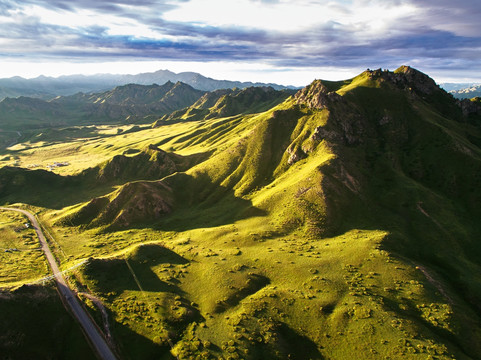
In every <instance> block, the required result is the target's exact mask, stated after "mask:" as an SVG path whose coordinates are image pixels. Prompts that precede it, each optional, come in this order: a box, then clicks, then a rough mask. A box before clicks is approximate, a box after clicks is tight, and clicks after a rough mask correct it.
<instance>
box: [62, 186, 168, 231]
mask: <svg viewBox="0 0 481 360" xmlns="http://www.w3.org/2000/svg"><path fill="white" fill-rule="evenodd" d="M171 192H172V191H171V189H170V187H168V186H167V185H166V184H165V183H163V182H132V183H127V184H126V185H124V186H122V187H121V188H120V189H119V190H117V191H116V192H115V193H113V194H111V195H110V196H103V197H99V198H94V199H92V200H91V201H90V202H88V203H87V204H86V205H84V206H83V207H82V208H80V209H79V210H77V211H76V212H74V213H72V214H70V215H67V216H66V217H64V218H63V219H62V220H61V223H63V224H65V225H74V226H76V225H85V226H87V227H96V226H104V225H108V227H109V228H125V227H128V226H131V225H132V224H139V223H143V222H145V221H153V220H158V219H160V218H161V217H162V216H164V215H166V214H169V213H170V212H171V211H172V206H173V197H172V193H171Z"/></svg>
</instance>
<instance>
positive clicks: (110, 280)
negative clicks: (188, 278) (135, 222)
mask: <svg viewBox="0 0 481 360" xmlns="http://www.w3.org/2000/svg"><path fill="white" fill-rule="evenodd" d="M187 262H188V261H187V260H186V259H184V258H183V257H182V256H180V255H178V254H177V253H175V252H173V251H171V250H169V249H167V248H164V247H163V246H160V245H143V246H139V247H138V248H137V250H136V251H135V253H133V254H132V255H131V256H130V257H128V258H126V259H91V260H90V261H89V262H88V264H87V265H86V267H85V270H84V275H85V276H86V277H87V279H89V280H90V281H91V283H92V286H93V287H94V288H95V289H94V290H95V291H96V292H99V293H104V294H108V293H111V292H113V293H117V294H120V293H122V292H123V291H125V290H133V291H138V290H140V288H141V289H142V290H143V291H149V292H170V293H174V294H179V295H180V294H182V290H180V289H179V288H178V287H177V286H176V285H174V284H172V282H174V281H169V282H167V281H163V280H161V279H160V278H159V276H157V274H155V273H154V271H152V267H153V266H156V265H160V264H186V263H187Z"/></svg>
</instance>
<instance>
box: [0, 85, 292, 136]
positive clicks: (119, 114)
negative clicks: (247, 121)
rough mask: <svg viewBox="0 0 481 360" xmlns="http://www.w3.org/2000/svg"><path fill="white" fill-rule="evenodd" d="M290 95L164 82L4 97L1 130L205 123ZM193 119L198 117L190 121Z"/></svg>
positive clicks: (269, 90) (269, 89) (267, 89)
mask: <svg viewBox="0 0 481 360" xmlns="http://www.w3.org/2000/svg"><path fill="white" fill-rule="evenodd" d="M294 92H295V91H293V90H274V89H273V88H272V87H260V86H257V87H254V86H253V87H248V88H245V89H242V90H241V89H235V90H232V89H223V90H216V91H212V92H209V91H202V90H197V89H194V88H193V87H192V86H190V85H187V84H185V83H183V82H177V83H175V84H174V83H173V82H171V81H168V82H166V83H165V84H163V85H157V84H154V85H138V84H128V85H121V86H117V87H115V88H113V89H111V90H108V91H104V92H98V93H88V94H86V93H76V94H74V95H69V96H57V97H55V98H53V99H50V100H44V99H39V98H35V97H27V96H20V97H17V98H4V99H3V100H0V114H1V117H0V129H2V130H14V131H23V130H25V129H37V128H51V127H57V126H74V125H82V124H102V123H111V122H120V123H124V122H126V123H151V122H153V121H156V120H158V122H157V125H159V124H161V123H163V122H166V121H169V122H172V121H175V122H178V121H184V120H196V119H197V118H199V119H200V118H202V117H204V116H207V114H209V113H211V114H210V117H209V118H211V117H217V116H220V115H222V116H232V115H236V114H240V113H244V112H245V111H246V110H249V111H254V110H256V111H260V110H267V109H269V108H270V107H272V106H274V105H277V104H278V103H279V102H281V101H283V100H285V99H286V98H287V97H289V96H290V95H292V94H293V93H294ZM191 106H192V107H193V108H190V107H191ZM254 108H255V109H254ZM182 109H184V110H182ZM179 112H182V114H179ZM182 115H183V116H182ZM193 115H196V116H197V118H195V119H194V117H193Z"/></svg>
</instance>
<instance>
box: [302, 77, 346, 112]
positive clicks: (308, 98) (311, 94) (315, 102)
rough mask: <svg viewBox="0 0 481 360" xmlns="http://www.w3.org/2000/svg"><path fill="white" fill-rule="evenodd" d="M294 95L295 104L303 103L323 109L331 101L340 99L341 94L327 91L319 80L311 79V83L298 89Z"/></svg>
mask: <svg viewBox="0 0 481 360" xmlns="http://www.w3.org/2000/svg"><path fill="white" fill-rule="evenodd" d="M294 97H295V99H296V103H297V104H305V105H307V106H308V107H310V108H315V109H324V108H326V107H327V106H328V105H329V104H330V103H331V102H334V101H339V100H340V99H341V96H340V95H338V94H337V93H336V92H334V91H331V92H329V91H328V89H327V87H326V86H325V85H324V84H323V83H322V81H321V80H315V81H313V82H312V84H310V85H308V86H306V87H305V88H304V89H302V90H299V91H298V92H297V93H296V95H295V96H294Z"/></svg>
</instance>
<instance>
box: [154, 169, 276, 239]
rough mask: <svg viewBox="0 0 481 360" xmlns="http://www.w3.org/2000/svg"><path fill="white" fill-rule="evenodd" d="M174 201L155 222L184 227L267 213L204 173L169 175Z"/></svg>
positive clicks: (170, 227)
mask: <svg viewBox="0 0 481 360" xmlns="http://www.w3.org/2000/svg"><path fill="white" fill-rule="evenodd" d="M169 185H170V186H171V187H172V189H173V192H174V196H175V199H176V200H175V201H176V205H175V207H174V211H173V212H172V213H171V214H169V215H167V216H165V217H164V218H162V219H160V221H158V222H157V223H156V225H155V228H159V229H161V230H165V231H185V230H190V229H196V228H205V227H217V226H222V225H227V224H232V223H234V222H236V221H238V220H242V219H248V218H251V217H258V216H266V215H267V213H266V212H265V211H264V210H262V209H259V208H256V207H255V206H253V205H252V202H251V201H250V200H248V199H245V198H241V197H238V196H236V194H235V192H234V190H232V189H229V188H226V187H223V186H220V185H218V184H215V183H213V182H212V180H211V179H210V178H209V177H208V176H207V175H206V174H196V175H195V176H191V175H187V174H176V175H175V176H173V177H171V178H170V179H169Z"/></svg>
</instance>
